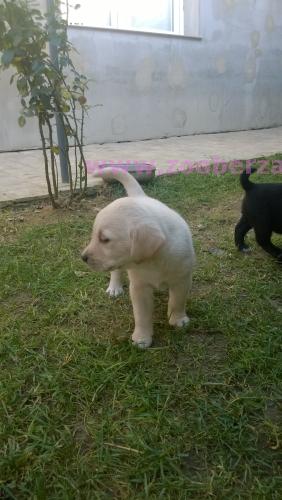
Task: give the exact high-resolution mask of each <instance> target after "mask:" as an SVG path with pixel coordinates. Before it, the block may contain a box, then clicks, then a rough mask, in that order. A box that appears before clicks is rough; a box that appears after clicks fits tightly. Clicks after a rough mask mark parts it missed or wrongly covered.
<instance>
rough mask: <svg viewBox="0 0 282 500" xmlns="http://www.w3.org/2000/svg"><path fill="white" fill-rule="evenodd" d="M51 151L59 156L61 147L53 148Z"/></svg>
mask: <svg viewBox="0 0 282 500" xmlns="http://www.w3.org/2000/svg"><path fill="white" fill-rule="evenodd" d="M51 151H52V152H53V153H54V154H55V155H58V154H59V153H60V148H59V146H53V147H52V148H51Z"/></svg>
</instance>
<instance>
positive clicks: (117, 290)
mask: <svg viewBox="0 0 282 500" xmlns="http://www.w3.org/2000/svg"><path fill="white" fill-rule="evenodd" d="M106 293H107V294H108V295H109V296H110V297H118V296H119V295H121V294H122V293H123V287H122V286H121V285H119V286H111V285H109V286H108V288H107V290H106Z"/></svg>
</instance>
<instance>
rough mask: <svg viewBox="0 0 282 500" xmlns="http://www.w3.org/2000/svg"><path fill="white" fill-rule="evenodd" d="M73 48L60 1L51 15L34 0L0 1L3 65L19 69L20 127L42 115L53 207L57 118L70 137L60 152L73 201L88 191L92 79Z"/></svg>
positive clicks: (56, 194) (56, 204)
mask: <svg viewBox="0 0 282 500" xmlns="http://www.w3.org/2000/svg"><path fill="white" fill-rule="evenodd" d="M50 47H51V50H53V51H54V52H55V54H56V57H55V60H54V57H52V58H51V57H50ZM72 49H73V48H72V45H71V44H70V42H69V41H68V38H67V21H66V20H65V19H63V18H62V16H61V12H60V1H59V0H53V2H52V3H51V8H49V9H48V12H47V13H46V14H42V13H41V11H40V10H38V9H37V8H35V7H34V5H33V3H32V2H31V1H30V0H0V51H1V52H2V57H1V64H0V67H1V69H4V70H5V69H7V68H13V69H14V70H15V73H14V74H13V75H12V77H11V79H10V83H11V84H12V83H16V86H17V90H18V93H19V96H20V102H21V106H22V109H21V112H20V116H19V119H18V123H19V126H20V127H23V126H24V125H25V123H26V118H28V117H36V118H37V122H38V129H39V134H40V139H41V144H42V151H43V157H44V165H45V176H46V182H47V188H48V193H49V197H50V200H51V203H52V205H53V207H54V208H57V207H59V206H60V205H61V200H60V196H59V189H58V171H57V157H58V154H59V153H60V148H59V146H58V144H57V141H56V135H55V134H54V130H55V128H56V121H57V123H59V125H60V127H61V129H62V130H63V132H64V136H65V141H64V146H63V149H64V151H61V153H63V155H64V157H65V160H66V164H67V169H68V177H69V196H68V200H67V201H68V203H71V201H72V200H73V198H74V196H77V195H79V196H83V195H84V194H85V192H86V188H87V169H86V162H85V158H84V154H83V126H84V117H85V112H86V111H87V108H88V106H87V100H86V97H85V92H86V90H87V84H88V80H87V78H86V77H85V76H84V75H81V74H80V73H79V72H78V71H77V70H76V69H75V67H74V65H73V63H72V60H71V50H72ZM70 146H71V147H73V148H74V158H75V161H74V164H72V162H71V160H70Z"/></svg>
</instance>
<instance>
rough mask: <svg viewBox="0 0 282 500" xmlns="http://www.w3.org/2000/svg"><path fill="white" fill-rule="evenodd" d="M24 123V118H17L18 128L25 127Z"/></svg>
mask: <svg viewBox="0 0 282 500" xmlns="http://www.w3.org/2000/svg"><path fill="white" fill-rule="evenodd" d="M25 122H26V120H25V117H24V116H22V115H21V116H20V117H19V118H18V124H19V126H20V127H24V126H25Z"/></svg>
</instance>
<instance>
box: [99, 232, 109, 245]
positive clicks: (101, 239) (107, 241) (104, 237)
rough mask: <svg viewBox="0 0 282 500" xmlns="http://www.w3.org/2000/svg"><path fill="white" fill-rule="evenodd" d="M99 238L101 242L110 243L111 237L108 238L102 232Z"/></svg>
mask: <svg viewBox="0 0 282 500" xmlns="http://www.w3.org/2000/svg"><path fill="white" fill-rule="evenodd" d="M99 240H100V242H101V243H109V241H110V238H107V237H106V236H103V235H101V234H100V236H99Z"/></svg>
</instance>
